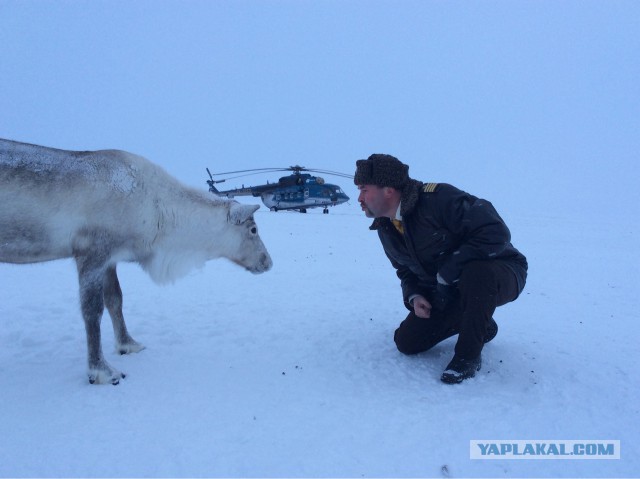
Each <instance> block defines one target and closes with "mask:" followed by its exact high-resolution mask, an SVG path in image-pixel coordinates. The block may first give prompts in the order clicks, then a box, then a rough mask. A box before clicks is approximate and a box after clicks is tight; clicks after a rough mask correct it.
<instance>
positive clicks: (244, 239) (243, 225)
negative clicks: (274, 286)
mask: <svg viewBox="0 0 640 479" xmlns="http://www.w3.org/2000/svg"><path fill="white" fill-rule="evenodd" d="M259 208H260V206H258V205H253V206H249V205H241V204H239V203H237V202H235V201H232V202H230V203H229V212H228V215H227V222H228V224H229V228H230V229H231V230H232V231H231V233H232V234H231V236H232V237H233V238H234V244H233V245H231V252H230V254H229V256H228V257H229V259H230V260H231V261H233V262H234V263H236V264H238V265H240V266H242V267H243V268H245V269H247V270H248V271H251V272H252V273H254V274H258V273H264V272H265V271H269V269H271V266H272V265H273V262H272V261H271V257H270V256H269V253H268V252H267V248H266V247H265V245H264V243H263V242H262V239H261V238H260V235H259V234H258V227H257V225H256V222H255V220H254V219H253V213H254V212H255V211H256V210H258V209H259Z"/></svg>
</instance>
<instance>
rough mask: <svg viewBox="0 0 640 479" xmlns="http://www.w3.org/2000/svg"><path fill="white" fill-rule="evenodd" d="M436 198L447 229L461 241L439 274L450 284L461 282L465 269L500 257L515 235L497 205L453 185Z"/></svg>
mask: <svg viewBox="0 0 640 479" xmlns="http://www.w3.org/2000/svg"><path fill="white" fill-rule="evenodd" d="M441 186H442V189H441V190H439V191H438V193H437V194H436V195H434V196H435V198H436V201H437V202H438V205H437V206H438V207H437V211H438V212H439V214H440V215H441V217H440V218H439V219H440V221H441V222H442V224H443V225H444V227H445V228H446V229H447V230H448V231H450V232H451V234H453V235H455V236H456V238H458V243H459V247H458V249H456V250H455V251H453V252H452V253H451V254H450V255H448V256H447V258H446V259H445V260H444V261H443V263H442V264H441V266H440V268H439V271H438V273H439V274H440V276H441V277H442V278H443V279H444V280H445V281H446V282H447V283H449V284H452V283H455V282H457V281H458V279H459V278H460V273H461V271H462V267H463V265H465V264H466V263H468V262H470V261H473V260H483V259H491V258H494V257H496V256H498V255H500V254H501V253H502V252H503V251H504V250H505V248H507V247H508V245H509V244H510V242H511V233H510V232H509V229H508V228H507V225H506V224H505V223H504V221H503V220H502V218H501V217H500V215H499V214H498V212H497V211H496V210H495V208H494V207H493V205H492V204H491V203H490V202H489V201H487V200H483V199H480V198H476V197H475V196H472V195H469V194H468V193H465V192H464V191H461V190H459V189H457V188H455V187H453V186H451V185H441Z"/></svg>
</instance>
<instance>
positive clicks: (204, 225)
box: [142, 184, 230, 283]
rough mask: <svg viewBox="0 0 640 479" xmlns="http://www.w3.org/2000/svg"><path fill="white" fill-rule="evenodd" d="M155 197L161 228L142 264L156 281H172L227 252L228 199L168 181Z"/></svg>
mask: <svg viewBox="0 0 640 479" xmlns="http://www.w3.org/2000/svg"><path fill="white" fill-rule="evenodd" d="M167 186H169V188H168V191H166V193H165V194H164V195H162V196H163V197H158V198H156V200H155V201H156V208H157V216H158V223H157V224H158V231H157V235H156V237H155V239H154V241H153V253H152V256H151V257H150V259H149V260H148V261H146V262H144V263H143V264H142V266H143V267H144V269H145V270H146V271H147V272H148V273H149V275H150V276H151V278H152V279H153V280H154V281H155V282H157V283H172V282H174V281H175V280H177V279H179V278H181V277H183V276H185V275H187V274H188V273H189V272H190V271H192V270H194V269H198V268H202V267H203V266H204V264H205V263H206V262H207V261H209V260H211V259H215V258H219V257H223V256H226V255H227V247H226V244H227V243H228V241H229V240H228V239H227V237H228V236H229V224H228V222H227V218H228V215H229V203H230V202H229V201H225V200H221V199H215V198H212V197H207V196H205V193H203V192H200V191H197V190H192V189H190V188H187V187H184V186H182V185H179V184H178V185H167Z"/></svg>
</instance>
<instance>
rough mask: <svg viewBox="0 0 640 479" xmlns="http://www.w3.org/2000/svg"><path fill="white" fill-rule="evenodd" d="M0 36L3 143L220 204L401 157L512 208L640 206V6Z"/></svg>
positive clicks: (168, 21) (81, 5) (463, 6)
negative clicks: (84, 160)
mask: <svg viewBox="0 0 640 479" xmlns="http://www.w3.org/2000/svg"><path fill="white" fill-rule="evenodd" d="M0 25H1V27H0V85H1V87H0V137H4V138H9V139H15V140H20V141H25V142H29V143H38V144H45V145H48V146H55V147H59V148H66V149H99V148H118V149H125V150H129V151H133V152H136V153H139V154H142V155H143V156H147V157H148V158H150V159H151V160H153V161H155V162H157V163H160V164H161V165H163V166H164V167H165V168H167V169H168V170H169V171H170V172H171V173H173V174H174V175H176V176H178V177H179V178H181V179H182V180H183V181H185V182H187V183H189V184H192V185H195V186H202V187H203V188H205V187H206V185H205V184H204V180H205V179H206V178H205V174H206V173H205V171H204V168H205V166H208V167H209V168H211V170H212V171H225V170H229V169H238V168H241V169H244V168H255V167H262V166H266V167H272V166H289V165H292V164H301V165H304V166H307V167H317V168H326V169H334V170H340V171H345V172H347V173H351V172H352V171H353V170H354V161H355V160H356V159H358V158H362V157H366V156H368V155H369V154H371V153H390V154H394V155H396V156H398V157H399V158H400V159H401V160H403V161H405V162H407V163H409V164H410V165H411V174H412V176H414V177H416V178H418V179H421V180H424V181H447V182H451V183H454V184H457V185H458V186H460V187H463V188H464V189H467V190H469V191H471V192H473V193H476V194H479V195H481V196H486V197H489V198H490V199H491V198H493V199H494V200H497V201H498V202H499V203H500V202H502V203H504V202H506V201H508V200H509V199H510V198H514V197H515V196H518V197H520V198H522V199H523V201H525V202H533V200H537V202H538V206H539V207H540V208H541V210H543V211H544V210H547V209H548V208H549V207H555V206H557V203H558V195H566V196H564V197H562V198H561V200H560V201H561V202H562V203H565V204H568V203H571V202H572V201H573V199H575V190H576V188H575V186H576V185H579V186H580V191H581V194H586V195H592V196H591V197H589V199H591V200H592V203H596V204H597V206H596V207H597V208H602V209H603V211H606V210H607V209H609V208H610V207H611V206H615V205H621V204H622V203H631V202H633V203H634V204H635V203H636V202H637V200H638V199H640V197H639V193H638V190H639V189H638V188H637V187H636V186H635V184H636V179H637V177H638V166H637V164H638V152H639V151H640V33H639V32H640V2H636V1H615V0H606V1H605V0H602V1H584V0H581V1H557V0H549V1H545V0H541V1H518V0H510V1H483V2H471V1H395V0H394V1H285V0H283V1H166V0H153V1H133V2H131V1H126V2H124V1H109V2H107V1H91V2H88V1H56V2H53V1H52V2H48V1H17V0H0ZM505 177H506V178H508V179H509V181H505ZM256 181H258V180H256ZM332 181H334V182H336V183H340V184H342V185H343V186H344V187H345V189H347V192H348V193H350V194H353V190H351V191H349V190H350V188H352V185H349V184H348V183H349V182H348V180H339V179H334V180H332ZM345 181H346V183H345ZM602 191H606V192H607V194H606V195H602ZM603 196H604V199H603ZM544 198H548V199H546V200H545V199H544ZM603 202H604V203H603ZM576 203H577V201H576ZM582 207H583V205H581V206H580V208H582ZM576 208H577V206H576ZM630 211H632V212H637V208H635V209H634V210H630Z"/></svg>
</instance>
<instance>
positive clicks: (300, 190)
mask: <svg viewBox="0 0 640 479" xmlns="http://www.w3.org/2000/svg"><path fill="white" fill-rule="evenodd" d="M216 193H217V194H220V195H224V196H228V197H229V198H233V197H234V196H255V197H260V198H261V199H262V202H263V203H264V205H265V206H266V207H267V208H269V209H270V210H272V211H279V210H298V211H300V212H306V210H307V209H308V208H318V207H322V208H324V212H325V213H326V212H328V210H327V208H328V207H329V206H335V205H339V204H342V203H345V202H347V201H349V197H348V196H347V195H346V194H345V193H344V191H342V189H341V188H340V187H339V186H338V185H332V184H328V183H325V182H324V180H323V179H322V178H320V177H317V176H311V175H309V174H294V175H290V176H285V177H282V178H280V180H279V181H278V182H277V183H271V184H269V183H267V184H266V185H259V186H252V187H242V188H235V189H232V190H226V191H216Z"/></svg>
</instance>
